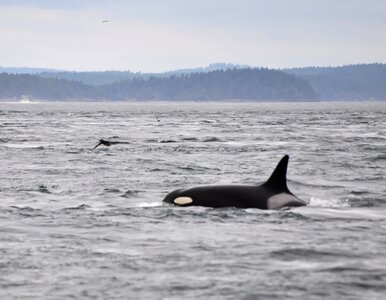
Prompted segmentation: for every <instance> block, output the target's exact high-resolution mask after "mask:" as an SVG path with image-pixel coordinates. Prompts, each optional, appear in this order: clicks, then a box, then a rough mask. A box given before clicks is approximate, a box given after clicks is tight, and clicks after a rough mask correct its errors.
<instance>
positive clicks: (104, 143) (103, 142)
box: [92, 139, 128, 150]
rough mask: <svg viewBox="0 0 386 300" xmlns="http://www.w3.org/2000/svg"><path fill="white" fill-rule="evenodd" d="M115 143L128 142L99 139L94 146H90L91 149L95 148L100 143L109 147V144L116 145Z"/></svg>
mask: <svg viewBox="0 0 386 300" xmlns="http://www.w3.org/2000/svg"><path fill="white" fill-rule="evenodd" d="M116 144H128V143H127V142H117V141H106V140H104V139H100V140H99V143H98V144H97V145H96V146H95V147H94V148H92V150H94V149H96V148H97V147H99V146H100V145H104V146H107V147H109V146H111V145H116Z"/></svg>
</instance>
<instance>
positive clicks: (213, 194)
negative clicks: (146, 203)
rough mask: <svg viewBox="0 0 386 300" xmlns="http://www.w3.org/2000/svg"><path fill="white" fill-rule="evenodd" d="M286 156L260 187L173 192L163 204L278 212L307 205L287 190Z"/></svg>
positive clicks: (238, 186)
mask: <svg viewBox="0 0 386 300" xmlns="http://www.w3.org/2000/svg"><path fill="white" fill-rule="evenodd" d="M288 160H289V156H288V155H285V156H284V157H283V158H282V159H281V160H280V162H279V163H278V165H277V166H276V168H275V170H274V171H273V173H272V175H271V176H270V177H269V179H268V180H267V181H266V182H265V183H263V184H260V185H213V186H210V185H209V186H199V187H193V188H189V189H179V190H175V191H173V192H171V193H169V194H167V195H166V197H165V199H164V200H163V201H164V202H166V203H170V204H175V205H178V206H206V207H213V208H221V207H235V208H259V209H280V208H283V207H298V206H305V205H307V203H306V202H304V201H303V200H301V199H299V198H298V197H296V196H295V195H294V194H292V193H291V192H290V190H289V189H288V187H287V166H288Z"/></svg>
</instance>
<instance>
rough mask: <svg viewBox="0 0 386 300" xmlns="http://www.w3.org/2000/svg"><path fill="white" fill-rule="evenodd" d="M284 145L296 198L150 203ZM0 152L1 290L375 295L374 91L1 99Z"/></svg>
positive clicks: (381, 235)
mask: <svg viewBox="0 0 386 300" xmlns="http://www.w3.org/2000/svg"><path fill="white" fill-rule="evenodd" d="M100 138H105V139H108V140H111V141H119V142H121V143H120V144H116V145H112V146H111V147H105V146H100V147H98V148H96V149H95V150H92V148H93V147H94V146H95V145H96V144H97V142H98V140H99V139H100ZM285 154H288V155H290V162H289V168H288V176H287V177H288V186H289V188H290V190H291V191H292V192H293V193H294V194H295V195H297V196H298V197H299V198H301V199H303V200H305V201H307V202H308V206H306V207H299V208H294V209H283V210H277V211H268V210H266V211H262V210H258V209H235V208H226V209H211V208H203V207H189V208H181V207H174V206H169V205H167V204H163V203H162V199H163V198H164V197H165V195H166V194H167V193H168V192H170V191H172V190H174V189H177V188H183V187H192V186H197V185H206V184H254V183H259V182H262V181H264V180H266V179H267V178H268V177H269V175H270V174H271V172H272V171H273V169H274V168H275V166H276V164H277V163H278V161H279V160H280V159H281V157H282V156H283V155H285ZM0 158H1V160H0V298H1V299H248V300H250V299H385V295H386V184H385V177H386V171H385V168H386V103H385V102H384V103H246V102H245V103H228V102H224V103H172V102H170V103H168V102H164V103H154V102H146V103H43V102H42V103H23V104H21V103H1V102H0Z"/></svg>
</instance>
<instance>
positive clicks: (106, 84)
mask: <svg viewBox="0 0 386 300" xmlns="http://www.w3.org/2000/svg"><path fill="white" fill-rule="evenodd" d="M0 72H1V73H0V100H17V99H20V98H21V97H22V96H23V95H24V96H28V97H29V98H31V99H39V100H57V101H66V100H69V101H74V100H77V101H102V100H107V101H108V100H111V101H114V100H141V101H142V100H170V101H183V100H195V101H209V100H212V101H220V100H235V101H237V100H249V101H336V100H339V101H354V100H359V101H367V100H374V101H383V100H386V65H385V64H357V65H349V66H342V67H306V68H292V69H282V70H274V69H267V68H251V67H248V66H245V65H234V64H225V63H217V64H212V65H209V66H208V67H205V68H192V69H182V70H175V71H169V72H164V73H140V72H136V73H134V72H130V71H103V72H69V71H58V70H49V69H42V68H1V67H0Z"/></svg>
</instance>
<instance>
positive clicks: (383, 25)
mask: <svg viewBox="0 0 386 300" xmlns="http://www.w3.org/2000/svg"><path fill="white" fill-rule="evenodd" d="M103 20H108V21H109V22H102V21H103ZM215 62H227V63H236V64H247V65H251V66H263V67H272V68H284V67H296V66H310V65H318V66H328V65H332V66H335V65H344V64H355V63H370V62H383V63H385V62H386V0H202V1H200V0H133V1H132V0H62V1H56V0H31V1H26V0H9V1H4V0H0V66H3V67H10V66H16V67H44V68H56V69H66V70H111V69H115V70H131V71H143V72H149V71H153V72H160V71H166V70H173V69H178V68H187V67H198V66H206V65H208V64H210V63H215Z"/></svg>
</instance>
